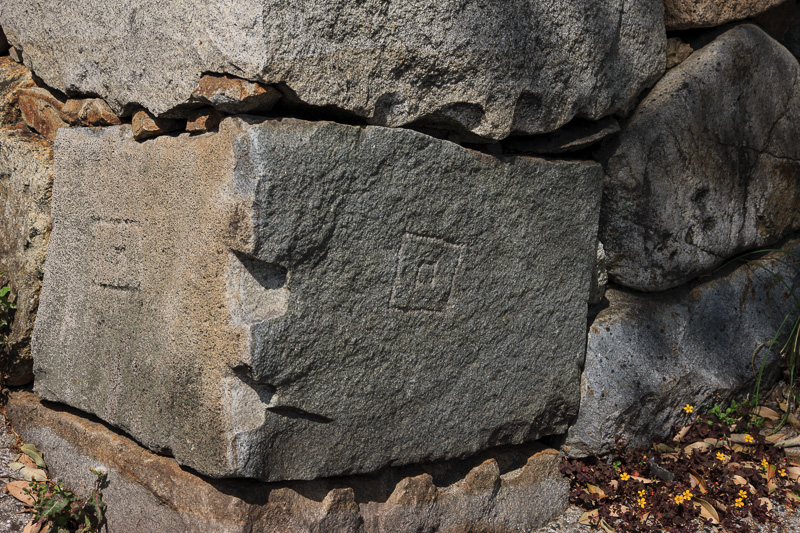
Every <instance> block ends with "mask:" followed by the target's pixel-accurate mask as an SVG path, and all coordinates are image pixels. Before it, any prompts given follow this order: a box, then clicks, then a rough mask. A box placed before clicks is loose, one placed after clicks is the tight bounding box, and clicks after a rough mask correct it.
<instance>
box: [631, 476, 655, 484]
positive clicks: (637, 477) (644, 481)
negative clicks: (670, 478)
mask: <svg viewBox="0 0 800 533" xmlns="http://www.w3.org/2000/svg"><path fill="white" fill-rule="evenodd" d="M631 479H635V480H636V481H641V482H642V483H655V481H653V480H652V479H647V478H646V477H639V476H631Z"/></svg>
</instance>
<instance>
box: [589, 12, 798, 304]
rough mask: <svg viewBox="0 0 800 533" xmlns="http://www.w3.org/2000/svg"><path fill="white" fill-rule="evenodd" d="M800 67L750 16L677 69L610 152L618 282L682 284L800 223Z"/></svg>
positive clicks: (609, 219) (606, 207)
mask: <svg viewBox="0 0 800 533" xmlns="http://www.w3.org/2000/svg"><path fill="white" fill-rule="evenodd" d="M799 76H800V65H798V62H797V60H796V59H795V58H794V57H793V56H792V55H791V54H790V53H789V52H788V51H787V50H786V49H785V48H783V47H782V46H781V45H780V44H779V43H777V42H776V41H775V40H773V39H772V38H771V37H769V36H768V35H767V34H766V33H764V32H763V31H762V30H761V29H759V28H758V27H756V26H753V25H749V24H747V25H741V26H737V27H735V28H733V29H731V30H729V31H727V32H725V33H723V34H722V35H720V36H719V37H717V38H716V39H715V40H714V41H712V42H711V43H710V44H708V45H707V46H705V47H704V48H702V49H701V50H699V51H697V52H695V53H693V54H692V55H691V56H689V58H688V59H686V60H685V61H684V62H683V63H681V64H680V65H678V66H677V67H675V68H673V69H671V70H670V71H668V72H667V74H666V75H665V76H664V77H663V78H662V79H661V81H659V82H658V83H657V84H656V86H655V87H654V88H653V90H652V91H651V92H650V94H649V95H648V96H647V98H645V99H644V101H642V103H641V104H640V105H639V108H638V109H637V110H636V112H635V113H634V115H633V117H632V118H631V119H630V121H629V122H628V123H627V124H626V125H625V127H624V128H623V129H622V131H621V132H620V133H619V135H618V137H617V138H616V139H614V140H612V141H608V142H607V143H606V144H605V145H604V147H603V149H602V150H601V152H600V153H599V156H600V159H601V160H603V161H605V171H606V180H605V186H604V191H603V204H602V212H601V220H600V240H601V241H602V242H603V245H604V246H605V251H606V256H607V257H608V275H609V279H610V280H611V281H613V282H614V283H617V284H620V285H623V286H625V287H630V288H633V289H636V290H640V291H660V290H665V289H668V288H671V287H676V286H679V285H681V284H683V283H685V282H687V281H689V280H691V279H693V278H695V277H697V276H698V275H700V274H704V273H706V272H710V271H711V270H713V269H714V268H716V267H718V266H720V265H721V264H722V263H724V262H725V261H726V260H728V259H729V258H731V257H734V256H736V254H738V253H741V252H743V251H746V250H752V249H755V248H759V247H763V246H765V245H768V244H772V243H775V242H777V241H779V240H780V239H781V238H783V237H785V236H787V235H788V234H789V233H791V232H792V231H796V230H797V229H800V187H798V186H797V184H798V183H800V144H799V143H797V142H796V139H797V138H798V137H800V83H798V77H799Z"/></svg>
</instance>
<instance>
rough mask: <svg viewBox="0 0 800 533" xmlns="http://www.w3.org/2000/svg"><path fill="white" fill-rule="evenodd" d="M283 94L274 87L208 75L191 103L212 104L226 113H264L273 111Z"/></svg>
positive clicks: (198, 87) (203, 79)
mask: <svg viewBox="0 0 800 533" xmlns="http://www.w3.org/2000/svg"><path fill="white" fill-rule="evenodd" d="M280 97H281V93H280V92H279V91H277V90H275V89H273V88H272V87H264V86H263V85H261V84H259V83H253V82H251V81H247V80H243V79H240V78H235V77H233V76H223V75H215V74H206V75H205V76H203V77H202V78H200V82H199V83H198V84H197V89H195V91H194V92H193V93H192V97H191V101H192V102H196V103H201V104H210V105H212V106H214V107H216V108H217V109H218V110H220V111H222V112H224V113H256V112H259V113H263V112H266V111H269V110H270V109H272V106H273V105H275V102H277V101H278V100H279V99H280Z"/></svg>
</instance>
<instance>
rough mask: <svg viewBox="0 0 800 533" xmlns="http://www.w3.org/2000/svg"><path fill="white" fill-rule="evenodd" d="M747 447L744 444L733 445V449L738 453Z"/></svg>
mask: <svg viewBox="0 0 800 533" xmlns="http://www.w3.org/2000/svg"><path fill="white" fill-rule="evenodd" d="M745 449H747V447H746V446H744V445H743V444H734V445H733V446H731V450H733V451H734V452H736V453H739V452H743V451H745Z"/></svg>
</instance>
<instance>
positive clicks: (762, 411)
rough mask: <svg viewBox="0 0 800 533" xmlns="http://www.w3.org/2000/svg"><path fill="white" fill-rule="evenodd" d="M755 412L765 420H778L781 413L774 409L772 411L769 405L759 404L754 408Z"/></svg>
mask: <svg viewBox="0 0 800 533" xmlns="http://www.w3.org/2000/svg"><path fill="white" fill-rule="evenodd" d="M756 414H757V415H758V416H760V417H761V418H766V419H767V420H780V418H781V415H780V414H778V413H777V412H776V411H773V410H772V409H770V408H769V407H764V406H761V407H759V408H758V409H756Z"/></svg>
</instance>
